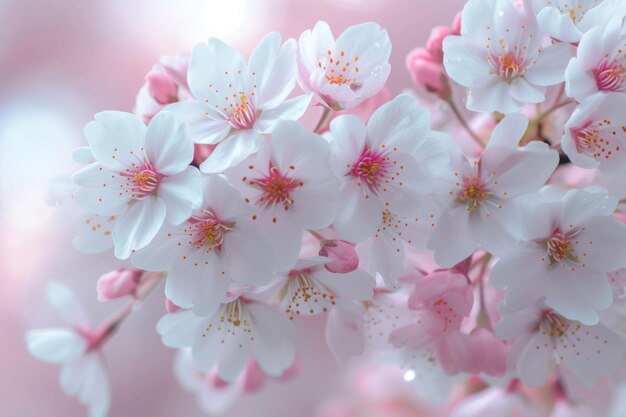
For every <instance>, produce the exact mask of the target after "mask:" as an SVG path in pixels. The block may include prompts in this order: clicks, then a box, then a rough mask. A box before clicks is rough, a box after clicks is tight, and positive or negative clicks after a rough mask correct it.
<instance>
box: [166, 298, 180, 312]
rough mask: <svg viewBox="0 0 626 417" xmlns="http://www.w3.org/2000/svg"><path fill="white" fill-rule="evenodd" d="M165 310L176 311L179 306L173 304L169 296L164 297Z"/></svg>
mask: <svg viewBox="0 0 626 417" xmlns="http://www.w3.org/2000/svg"><path fill="white" fill-rule="evenodd" d="M165 310H166V311H167V312H168V313H176V312H177V311H178V310H180V307H178V306H177V305H176V304H174V302H173V301H172V300H170V299H169V298H167V297H165Z"/></svg>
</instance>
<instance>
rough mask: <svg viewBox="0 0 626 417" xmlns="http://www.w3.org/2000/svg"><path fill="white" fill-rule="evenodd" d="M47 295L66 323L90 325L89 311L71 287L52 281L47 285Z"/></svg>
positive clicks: (74, 325)
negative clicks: (86, 310) (81, 303)
mask: <svg viewBox="0 0 626 417" xmlns="http://www.w3.org/2000/svg"><path fill="white" fill-rule="evenodd" d="M46 297H47V299H48V302H49V303H50V305H51V306H52V307H54V308H55V309H56V311H57V312H58V313H59V315H60V316H61V317H62V318H63V320H64V321H65V323H67V324H69V325H71V326H73V327H83V328H88V327H90V325H89V319H88V317H87V313H85V311H84V310H83V308H82V306H81V305H80V303H79V302H78V299H77V298H76V296H75V295H74V293H72V292H71V291H70V290H69V288H67V287H66V286H64V285H61V284H59V283H57V282H51V283H49V284H48V286H47V287H46Z"/></svg>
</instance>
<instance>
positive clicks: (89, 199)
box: [72, 111, 201, 259]
mask: <svg viewBox="0 0 626 417" xmlns="http://www.w3.org/2000/svg"><path fill="white" fill-rule="evenodd" d="M95 119H96V120H95V121H93V122H90V123H89V124H88V125H87V126H86V127H85V136H86V137H87V141H88V142H89V146H90V150H91V152H92V153H93V156H94V157H95V159H96V162H94V163H91V164H89V165H87V166H86V167H84V168H82V169H81V170H79V171H78V172H76V173H74V175H73V177H72V180H73V182H74V183H75V184H76V185H77V186H78V187H79V189H78V191H77V192H76V194H75V198H76V201H77V202H78V203H79V204H80V205H81V206H82V207H84V208H85V209H86V210H87V211H88V212H91V213H95V214H98V215H102V216H118V218H117V219H116V221H115V225H114V227H113V229H112V231H111V236H112V237H113V242H114V244H115V256H117V257H118V258H122V259H125V258H128V257H129V256H130V254H131V253H132V251H133V250H137V249H141V248H143V247H145V246H146V245H147V244H148V243H150V241H151V240H152V239H153V238H154V236H155V235H156V233H157V232H158V231H159V229H160V228H161V226H162V225H163V223H164V222H167V223H171V224H180V223H182V222H183V221H185V220H186V219H187V218H188V217H189V216H190V215H191V210H192V209H194V208H196V207H198V205H199V204H200V201H201V200H200V199H201V189H200V173H199V172H198V170H197V169H196V168H194V167H191V166H189V163H190V162H191V158H192V157H193V145H192V143H191V142H190V141H189V140H188V138H187V133H186V130H185V127H184V126H183V125H181V124H180V123H179V122H178V121H177V120H176V118H175V116H174V115H173V114H172V113H168V112H162V113H159V114H158V115H157V116H155V117H154V118H153V119H152V121H151V122H150V124H149V125H148V127H147V128H146V126H145V125H144V124H143V123H142V122H141V121H140V120H139V119H138V118H137V117H135V116H133V115H131V114H129V113H122V112H114V111H109V112H102V113H98V114H97V115H96V116H95Z"/></svg>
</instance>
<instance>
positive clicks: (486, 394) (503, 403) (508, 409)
mask: <svg viewBox="0 0 626 417" xmlns="http://www.w3.org/2000/svg"><path fill="white" fill-rule="evenodd" d="M483 416H489V417H541V416H542V413H541V409H540V408H539V407H537V406H535V405H533V404H532V403H531V402H530V401H529V400H528V399H527V398H524V396H523V395H522V394H521V393H519V392H516V391H513V392H509V391H507V390H504V389H502V388H498V387H492V388H487V389H485V390H483V391H481V392H479V393H478V394H474V395H471V396H469V397H467V398H466V399H465V400H463V401H462V402H461V403H460V404H458V405H457V406H456V407H455V408H454V410H453V411H452V412H451V413H450V417H483Z"/></svg>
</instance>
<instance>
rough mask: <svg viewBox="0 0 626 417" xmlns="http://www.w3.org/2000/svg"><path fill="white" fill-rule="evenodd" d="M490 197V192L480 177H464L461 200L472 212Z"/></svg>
mask: <svg viewBox="0 0 626 417" xmlns="http://www.w3.org/2000/svg"><path fill="white" fill-rule="evenodd" d="M488 197H489V192H488V191H487V190H486V189H485V186H484V184H483V183H482V181H480V178H478V177H465V178H463V185H462V191H461V192H459V194H458V198H459V201H460V202H461V203H463V204H465V206H466V209H467V211H469V212H470V213H471V212H472V211H474V210H476V209H477V208H478V206H480V205H481V204H482V203H483V201H485V200H486V199H487V198H488Z"/></svg>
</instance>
